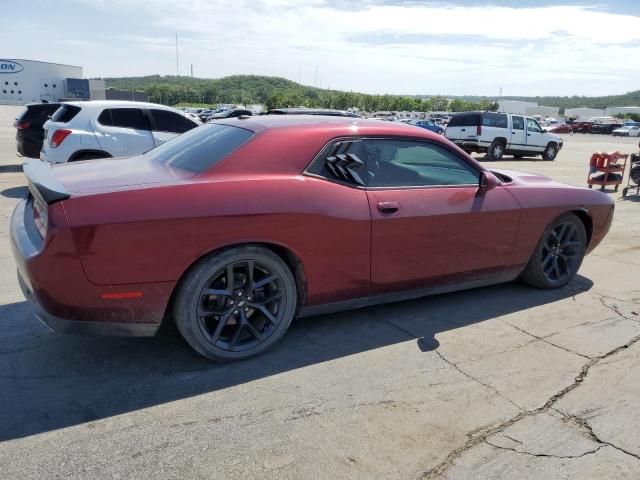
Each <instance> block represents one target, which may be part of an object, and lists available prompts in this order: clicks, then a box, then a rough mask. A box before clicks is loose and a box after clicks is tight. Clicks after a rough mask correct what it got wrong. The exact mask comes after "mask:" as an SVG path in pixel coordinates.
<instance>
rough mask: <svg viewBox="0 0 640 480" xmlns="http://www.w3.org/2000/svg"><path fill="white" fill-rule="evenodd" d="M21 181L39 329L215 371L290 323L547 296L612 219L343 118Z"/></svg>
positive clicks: (20, 256)
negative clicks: (161, 332) (538, 291)
mask: <svg viewBox="0 0 640 480" xmlns="http://www.w3.org/2000/svg"><path fill="white" fill-rule="evenodd" d="M24 171H25V173H26V175H27V178H28V181H29V190H30V195H29V197H28V198H26V199H24V200H22V201H21V202H20V203H19V204H18V206H17V207H16V210H15V212H14V213H13V217H12V219H11V240H12V247H13V253H14V256H15V258H16V262H17V265H18V276H19V281H20V285H21V287H22V289H23V291H24V294H25V296H26V297H27V298H28V299H29V301H30V302H31V303H32V304H33V306H34V308H35V312H36V315H37V317H38V318H39V319H40V320H42V321H43V322H44V323H46V324H47V325H48V326H50V327H51V328H52V329H54V330H56V331H60V332H69V333H76V332H78V333H80V332H93V333H98V334H104V335H153V334H154V333H155V332H156V330H157V329H158V327H159V326H160V323H161V322H162V320H163V318H171V317H172V318H173V319H174V321H175V322H176V324H177V326H178V329H179V330H180V332H181V333H182V335H183V336H184V338H185V339H186V340H187V341H188V342H189V343H190V344H191V346H192V347H193V348H194V349H195V350H197V351H198V352H199V353H201V354H202V355H204V356H206V357H208V358H211V359H214V360H233V359H241V358H246V357H248V356H250V355H254V354H256V353H259V352H262V351H264V350H265V349H267V348H269V347H271V346H272V345H273V344H274V343H275V342H277V341H278V340H279V339H280V338H282V336H283V335H284V333H285V331H286V330H287V328H288V327H289V324H290V323H291V321H292V319H293V318H294V317H296V316H306V315H314V314H319V313H324V312H332V311H337V310H343V309H349V308H357V307H363V306H367V305H372V304H376V303H381V302H388V301H396V300H401V299H407V298H414V297H418V296H422V295H427V294H432V293H438V292H445V291H452V290H457V289H463V288H471V287H478V286H482V285H489V284H493V283H498V282H507V281H511V280H514V279H516V278H521V279H522V280H524V281H525V282H527V283H529V284H531V285H533V286H535V287H539V288H557V287H560V286H562V285H564V284H566V283H567V282H568V281H569V280H571V278H573V276H574V275H575V274H576V272H577V270H578V268H579V267H580V264H581V262H582V258H583V256H584V255H585V253H587V252H589V251H591V250H593V249H594V248H595V247H596V246H597V245H598V244H599V243H600V241H601V240H602V238H603V237H604V236H605V234H606V233H607V231H608V230H609V227H610V225H611V220H612V217H613V207H614V206H613V202H612V200H611V199H610V198H609V197H608V196H607V195H605V194H603V193H601V192H598V191H593V190H587V189H583V188H575V187H571V186H567V185H563V184H560V183H557V182H555V181H553V180H551V179H549V178H546V177H543V176H540V175H532V174H520V173H515V172H507V171H491V172H490V171H488V170H487V169H485V168H484V167H483V166H482V165H480V164H478V163H477V162H476V161H474V160H473V159H472V158H471V157H469V156H468V155H467V154H465V153H464V152H463V151H462V150H460V149H459V148H457V147H456V146H455V145H453V144H452V143H450V142H449V141H447V140H446V139H444V138H443V137H442V136H440V135H436V134H434V133H432V132H429V131H428V130H424V129H418V128H415V127H413V126H407V125H402V124H399V123H389V122H380V121H368V120H362V119H350V118H339V117H332V118H329V117H326V118H321V117H317V116H315V117H311V116H307V117H305V116H288V115H287V116H263V117H254V118H251V119H244V118H240V119H230V120H225V121H219V122H216V123H215V124H209V125H203V126H201V127H198V128H196V129H194V130H191V131H189V132H187V133H185V134H183V135H180V136H179V137H176V138H175V139H172V140H170V141H168V142H166V143H165V144H163V145H161V146H159V147H157V148H155V149H153V150H151V151H149V152H147V153H146V154H143V155H140V156H137V157H132V158H122V159H106V160H94V161H85V162H77V163H71V164H64V165H59V166H55V167H50V166H49V165H48V164H44V163H41V162H38V161H30V162H27V163H25V166H24Z"/></svg>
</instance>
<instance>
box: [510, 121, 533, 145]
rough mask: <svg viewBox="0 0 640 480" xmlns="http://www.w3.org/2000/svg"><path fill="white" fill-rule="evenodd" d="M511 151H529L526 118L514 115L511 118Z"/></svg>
mask: <svg viewBox="0 0 640 480" xmlns="http://www.w3.org/2000/svg"><path fill="white" fill-rule="evenodd" d="M511 149H512V150H529V149H530V147H529V145H527V133H526V131H525V129H524V117H521V116H519V115H513V116H512V117H511Z"/></svg>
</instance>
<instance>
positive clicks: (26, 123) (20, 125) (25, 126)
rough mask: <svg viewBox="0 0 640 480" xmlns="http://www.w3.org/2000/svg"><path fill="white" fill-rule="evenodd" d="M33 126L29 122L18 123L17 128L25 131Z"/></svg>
mask: <svg viewBox="0 0 640 480" xmlns="http://www.w3.org/2000/svg"><path fill="white" fill-rule="evenodd" d="M30 126H31V124H30V123H29V122H16V128H17V129H18V130H24V129H25V128H29V127H30Z"/></svg>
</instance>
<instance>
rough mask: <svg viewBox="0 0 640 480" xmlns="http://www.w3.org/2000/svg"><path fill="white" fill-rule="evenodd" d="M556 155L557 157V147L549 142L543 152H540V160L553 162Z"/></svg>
mask: <svg viewBox="0 0 640 480" xmlns="http://www.w3.org/2000/svg"><path fill="white" fill-rule="evenodd" d="M556 155H558V146H557V145H556V144H555V143H553V142H550V143H549V144H548V145H547V148H545V149H544V152H542V158H544V159H545V160H548V161H553V160H555V158H556Z"/></svg>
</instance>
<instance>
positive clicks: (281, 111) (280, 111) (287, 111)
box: [266, 108, 362, 118]
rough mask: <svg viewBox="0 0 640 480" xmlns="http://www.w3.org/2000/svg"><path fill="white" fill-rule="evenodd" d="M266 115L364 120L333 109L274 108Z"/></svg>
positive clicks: (349, 113) (352, 114)
mask: <svg viewBox="0 0 640 480" xmlns="http://www.w3.org/2000/svg"><path fill="white" fill-rule="evenodd" d="M266 115H325V116H329V117H351V118H362V117H360V115H358V114H357V113H353V112H348V111H346V110H334V109H331V108H272V109H270V110H267V113H266Z"/></svg>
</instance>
